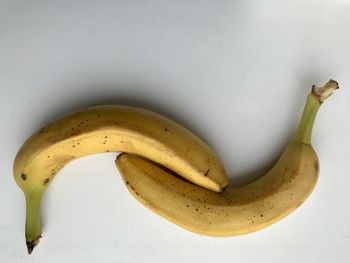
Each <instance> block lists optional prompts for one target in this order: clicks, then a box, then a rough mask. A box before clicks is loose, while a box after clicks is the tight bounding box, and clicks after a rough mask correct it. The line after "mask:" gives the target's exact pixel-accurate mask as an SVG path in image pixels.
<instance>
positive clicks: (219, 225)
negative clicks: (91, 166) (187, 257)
mask: <svg viewBox="0 0 350 263" xmlns="http://www.w3.org/2000/svg"><path fill="white" fill-rule="evenodd" d="M337 88H338V84H337V82H335V81H333V80H331V81H329V82H328V83H327V84H326V85H325V86H324V87H323V88H316V87H313V89H312V92H311V93H310V94H309V96H308V98H307V102H306V105H305V108H304V112H303V115H302V118H301V121H300V124H299V127H298V129H297V131H296V133H295V136H294V137H293V139H292V140H291V142H290V144H289V145H288V147H287V148H286V149H285V151H284V152H283V154H282V155H281V157H280V158H279V160H278V161H277V163H276V164H275V165H274V166H273V168H272V169H271V170H270V171H269V172H268V173H267V174H265V175H264V176H263V177H261V178H259V179H258V180H256V181H254V182H252V183H250V184H247V185H245V186H242V187H238V188H233V187H228V188H227V189H226V190H225V191H224V192H222V193H214V192H211V191H209V190H206V189H204V188H201V187H199V186H197V185H193V184H191V183H189V182H186V181H184V180H182V179H181V178H177V177H175V176H172V175H171V174H170V173H169V172H168V171H166V170H164V169H163V168H162V167H160V166H159V165H155V164H153V163H152V162H150V161H149V160H146V159H143V158H141V157H138V156H135V155H132V154H122V155H119V156H118V158H117V160H116V164H117V167H118V168H119V171H120V173H121V175H122V176H123V179H124V181H125V183H126V186H127V187H128V189H129V191H130V192H131V194H132V195H133V196H134V197H135V198H136V199H137V200H138V201H140V202H141V203H142V204H144V205H145V206H146V207H148V208H150V209H151V210H153V211H154V212H156V213H158V214H159V215H160V216H163V217H164V218H166V219H168V220H169V221H171V222H173V223H175V224H177V225H179V226H181V227H183V228H185V229H188V230H190V231H193V232H196V233H200V234H204V235H209V236H234V235H240V234H245V233H249V232H253V231H256V230H259V229H262V228H264V227H267V226H269V225H270V224H272V223H274V222H276V221H278V220H279V219H281V218H283V217H285V216H286V215H288V214H289V213H290V212H292V211H293V210H295V209H296V208H297V207H299V206H300V205H301V204H302V203H303V202H304V201H305V199H306V198H307V197H308V196H309V194H310V193H311V192H312V190H313V189H314V186H315V184H316V181H317V178H318V173H319V162H318V158H317V155H316V153H315V152H314V150H313V148H312V146H311V133H312V127H313V124H314V120H315V117H316V113H317V111H318V109H319V107H320V105H321V103H322V102H323V101H324V100H325V99H326V98H327V97H328V96H329V95H330V94H332V92H333V91H334V90H335V89H337Z"/></svg>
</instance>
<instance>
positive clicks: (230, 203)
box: [14, 80, 338, 253]
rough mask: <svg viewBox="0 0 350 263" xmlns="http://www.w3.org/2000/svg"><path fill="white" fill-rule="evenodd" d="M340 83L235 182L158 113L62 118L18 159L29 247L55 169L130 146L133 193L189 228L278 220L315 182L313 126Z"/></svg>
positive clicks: (229, 228)
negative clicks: (250, 176)
mask: <svg viewBox="0 0 350 263" xmlns="http://www.w3.org/2000/svg"><path fill="white" fill-rule="evenodd" d="M337 88H338V84H337V82H335V81H333V80H330V81H329V82H328V83H327V84H326V85H325V86H324V87H321V88H318V87H313V89H312V92H311V93H310V94H309V95H308V97H307V102H306V105H305V108H304V112H303V115H302V117H301V121H300V124H299V127H298V129H297V131H296V133H295V135H294V137H293V138H292V140H291V142H290V144H289V145H288V147H287V148H286V149H285V151H284V152H283V154H282V155H281V157H280V158H279V160H278V161H277V163H276V164H275V165H274V166H273V168H272V169H271V170H270V171H269V172H268V173H267V174H266V175H264V176H263V177H261V178H259V179H258V180H256V181H254V182H253V183H250V184H247V185H245V186H242V187H239V188H233V187H230V186H227V182H228V179H227V175H226V172H225V169H224V167H223V165H222V163H221V162H220V160H219V158H218V157H217V156H216V154H215V153H214V152H213V151H212V150H211V149H210V148H209V146H207V145H206V144H205V143H204V142H203V141H202V140H201V139H199V138H198V137H197V136H196V135H194V134H193V133H191V132H190V131H188V130H186V129H185V128H183V127H182V126H180V125H179V124H177V123H175V122H173V121H171V120H169V119H167V118H165V117H163V116H161V115H158V114H156V113H153V112H150V111H147V110H143V109H138V108H133V107H126V106H99V107H93V108H88V109H86V110H82V111H78V112H74V113H71V114H69V115H66V116H64V117H62V118H61V119H59V120H56V121H55V122H53V123H51V124H49V125H47V126H45V127H44V128H42V129H40V130H39V131H37V132H36V133H35V134H33V135H32V136H31V137H30V138H29V139H28V140H27V141H26V142H25V143H24V145H23V146H22V147H21V149H20V151H19V152H18V154H17V156H16V159H15V162H14V177H15V180H16V183H17V184H18V185H19V187H20V188H21V189H22V190H23V192H24V194H25V199H26V227H25V237H26V242H27V247H28V252H29V253H31V252H32V251H33V249H34V247H35V246H36V245H37V244H38V242H39V240H40V237H41V233H42V229H41V221H40V217H41V213H40V204H41V200H42V198H43V194H44V192H45V190H46V189H47V187H48V185H49V184H50V182H51V181H52V179H53V178H54V176H55V175H56V174H57V173H58V172H59V171H60V169H61V168H62V167H64V166H65V165H66V164H67V163H68V162H70V161H72V160H74V159H77V158H79V157H83V156H87V155H90V154H95V153H102V152H123V153H122V154H121V155H119V156H118V158H117V160H116V165H117V167H118V169H119V171H120V173H121V175H122V177H123V179H124V182H125V184H126V186H127V187H128V189H129V191H130V192H131V194H132V195H133V196H134V197H135V198H136V199H138V200H139V201H140V202H141V203H142V204H144V205H145V206H146V207H148V208H150V209H151V210H153V211H154V212H156V213H157V214H159V215H161V216H163V217H164V218H166V219H168V220H169V221H171V222H173V223H175V224H177V225H179V226H181V227H183V228H185V229H188V230H190V231H193V232H197V233H201V234H205V235H211V236H234V235H240V234H245V233H249V232H253V231H256V230H259V229H262V228H264V227H266V226H268V225H270V224H272V223H274V222H276V221H277V220H279V219H281V218H282V217H284V216H286V215H288V214H289V213H290V212H292V211H293V210H294V209H296V208H297V207H298V206H300V205H301V204H302V203H303V201H304V200H305V199H306V198H307V197H308V195H309V194H310V193H311V192H312V190H313V188H314V186H315V183H316V181H317V177H318V173H319V162H318V158H317V155H316V153H315V152H314V150H313V148H312V146H311V133H312V127H313V124H314V120H315V117H316V114H317V111H318V109H319V107H320V105H321V104H322V102H323V101H324V100H325V99H326V98H327V97H328V96H329V95H331V94H332V93H333V91H334V90H335V89H337ZM172 173H175V174H177V175H179V176H181V177H182V178H179V177H177V176H174V175H173V174H172Z"/></svg>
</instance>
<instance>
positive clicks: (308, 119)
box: [293, 80, 339, 144]
mask: <svg viewBox="0 0 350 263" xmlns="http://www.w3.org/2000/svg"><path fill="white" fill-rule="evenodd" d="M338 88H339V86H338V83H337V82H336V81H334V80H330V81H328V82H327V83H326V84H325V85H324V86H323V87H315V86H313V87H312V91H311V93H310V94H309V95H308V96H307V100H306V104H305V107H304V112H303V115H302V117H301V120H300V123H299V126H298V129H297V131H296V134H295V136H294V138H293V142H296V143H304V144H311V135H312V128H313V126H314V122H315V119H316V115H317V112H318V109H319V108H320V106H321V104H322V103H323V101H324V100H326V99H327V98H328V97H329V96H330V95H332V94H333V92H334V90H336V89H338Z"/></svg>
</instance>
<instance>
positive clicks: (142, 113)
mask: <svg viewBox="0 0 350 263" xmlns="http://www.w3.org/2000/svg"><path fill="white" fill-rule="evenodd" d="M103 152H127V153H132V154H137V155H140V156H143V157H145V158H147V159H149V160H152V161H154V162H156V163H159V164H160V165H162V166H164V167H167V168H168V169H170V170H172V171H174V172H176V173H177V174H178V175H180V176H183V177H184V178H186V179H187V180H189V181H192V182H193V183H195V184H198V185H200V186H202V187H204V188H208V189H210V190H212V191H217V192H220V191H221V190H222V189H223V188H224V187H225V186H226V185H227V176H226V172H225V169H224V168H223V165H222V163H221V161H220V160H219V158H218V157H217V156H216V154H215V153H214V152H213V151H212V150H211V148H210V147H209V146H208V145H206V144H205V143H204V142H203V141H202V140H201V139H200V138H198V137H197V136H196V135H194V134H193V133H191V132H190V131H188V130H187V129H185V128H184V127H182V126H180V125H179V124H177V123H175V122H173V121H171V120H169V119H167V118H165V117H163V116H161V115H159V114H156V113H154V112H151V111H148V110H144V109H139V108H134V107H127V106H98V107H92V108H88V109H86V110H82V111H78V112H74V113H71V114H69V115H66V116H64V117H62V118H61V119H59V120H57V121H55V122H53V123H51V124H49V125H47V126H46V127H44V128H42V129H40V130H39V131H38V132H36V133H35V134H34V135H32V136H31V137H30V138H29V139H28V140H27V141H26V142H25V144H24V145H23V146H22V148H21V149H20V150H19V152H18V154H17V156H16V159H15V161H14V177H15V180H16V182H17V184H18V185H19V186H20V188H21V189H22V190H23V191H24V193H25V197H26V207H27V215H26V240H27V246H28V251H29V252H31V251H32V249H33V247H34V246H35V245H36V244H37V242H38V239H39V238H40V235H41V222H40V202H41V199H42V195H43V193H44V191H45V190H46V188H47V187H48V185H49V183H50V182H51V181H52V179H53V178H54V176H55V175H56V174H57V173H58V172H59V171H60V169H61V168H62V167H64V166H65V165H66V164H67V163H69V162H71V161H73V160H74V159H77V158H79V157H83V156H86V155H90V154H96V153H103Z"/></svg>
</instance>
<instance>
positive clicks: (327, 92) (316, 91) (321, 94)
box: [311, 79, 339, 103]
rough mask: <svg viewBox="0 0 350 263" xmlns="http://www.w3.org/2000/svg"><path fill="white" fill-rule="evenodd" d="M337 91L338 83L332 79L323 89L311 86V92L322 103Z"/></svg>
mask: <svg viewBox="0 0 350 263" xmlns="http://www.w3.org/2000/svg"><path fill="white" fill-rule="evenodd" d="M337 89H339V84H338V82H337V81H335V80H333V79H330V80H329V81H328V82H327V83H326V84H325V85H324V86H323V87H316V86H315V85H313V86H312V91H311V92H312V94H313V95H314V96H316V97H317V98H318V99H319V101H320V102H321V103H322V102H324V101H325V100H326V99H327V98H328V97H329V96H331V95H332V94H333V92H334V91H335V90H337Z"/></svg>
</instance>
